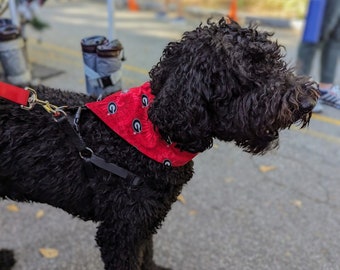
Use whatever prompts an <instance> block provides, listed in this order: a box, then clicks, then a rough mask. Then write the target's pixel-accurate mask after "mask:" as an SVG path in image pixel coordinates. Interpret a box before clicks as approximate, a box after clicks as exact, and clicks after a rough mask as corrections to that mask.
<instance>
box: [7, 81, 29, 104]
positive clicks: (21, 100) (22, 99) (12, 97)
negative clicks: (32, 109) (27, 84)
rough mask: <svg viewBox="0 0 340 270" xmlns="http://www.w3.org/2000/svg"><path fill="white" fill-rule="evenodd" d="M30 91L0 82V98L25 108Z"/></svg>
mask: <svg viewBox="0 0 340 270" xmlns="http://www.w3.org/2000/svg"><path fill="white" fill-rule="evenodd" d="M29 96H30V91H28V90H26V89H23V88H21V87H18V86H14V85H11V84H8V83H4V82H0V98H4V99H7V100H9V101H12V102H14V103H17V104H20V105H23V106H26V105H27V103H28V98H29Z"/></svg>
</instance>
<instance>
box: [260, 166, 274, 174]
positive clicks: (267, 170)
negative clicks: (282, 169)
mask: <svg viewBox="0 0 340 270" xmlns="http://www.w3.org/2000/svg"><path fill="white" fill-rule="evenodd" d="M259 169H260V172H263V173H266V172H269V171H274V170H276V167H275V166H265V165H262V166H260V168H259Z"/></svg>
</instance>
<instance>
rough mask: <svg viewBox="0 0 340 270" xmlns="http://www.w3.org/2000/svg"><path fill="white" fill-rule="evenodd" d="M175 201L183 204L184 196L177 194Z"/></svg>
mask: <svg viewBox="0 0 340 270" xmlns="http://www.w3.org/2000/svg"><path fill="white" fill-rule="evenodd" d="M177 201H180V202H181V203H183V204H185V203H186V201H185V199H184V196H183V195H182V194H179V195H178V197H177Z"/></svg>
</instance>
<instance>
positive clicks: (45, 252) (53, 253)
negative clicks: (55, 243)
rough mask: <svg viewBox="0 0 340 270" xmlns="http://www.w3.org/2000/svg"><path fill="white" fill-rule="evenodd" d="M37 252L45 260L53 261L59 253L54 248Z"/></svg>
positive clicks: (41, 249) (40, 249)
mask: <svg viewBox="0 0 340 270" xmlns="http://www.w3.org/2000/svg"><path fill="white" fill-rule="evenodd" d="M39 252H40V254H41V255H43V256H44V257H45V258H47V259H53V258H56V257H58V255H59V251H58V250H57V249H55V248H39Z"/></svg>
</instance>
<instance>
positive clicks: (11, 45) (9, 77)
mask: <svg viewBox="0 0 340 270" xmlns="http://www.w3.org/2000/svg"><path fill="white" fill-rule="evenodd" d="M0 61H1V64H2V69H3V71H4V75H5V80H6V81H7V82H9V83H11V84H15V85H27V84H28V83H29V82H30V81H31V79H32V76H31V71H30V69H29V66H28V63H27V60H26V57H25V53H24V40H23V38H22V37H21V35H20V30H19V28H18V27H17V26H15V25H13V23H12V21H11V20H10V19H0Z"/></svg>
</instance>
